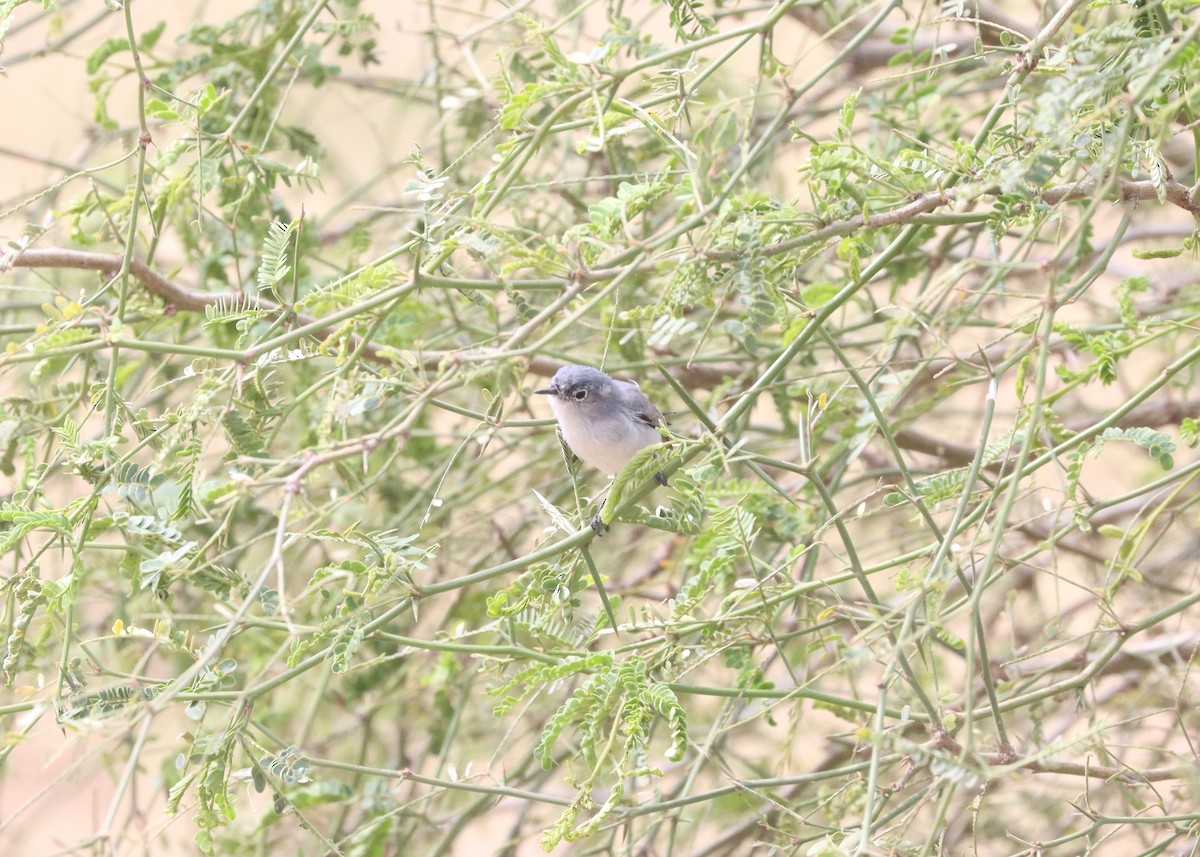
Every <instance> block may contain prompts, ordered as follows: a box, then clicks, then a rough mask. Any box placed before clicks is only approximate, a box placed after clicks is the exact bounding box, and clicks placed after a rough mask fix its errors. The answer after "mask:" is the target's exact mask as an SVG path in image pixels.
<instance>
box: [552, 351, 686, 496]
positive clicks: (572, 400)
mask: <svg viewBox="0 0 1200 857" xmlns="http://www.w3.org/2000/svg"><path fill="white" fill-rule="evenodd" d="M534 392H535V393H538V394H540V395H543V396H549V397H550V407H551V409H553V411H554V416H555V417H556V418H557V419H558V425H559V428H560V429H562V436H563V439H564V440H565V441H566V442H567V446H569V447H571V451H572V452H574V453H575V454H576V455H578V456H579V457H580V458H581V459H583V461H584V463H586V464H590V465H591V466H592V467H595V468H596V469H597V470H599V471H600V472H601V473H604V474H606V475H611V474H614V473H617V472H618V471H620V469H621V468H622V467H624V466H625V465H626V464H628V463H629V460H630V459H631V458H633V456H634V455H636V454H637V453H638V451H639V450H642V449H645V448H646V447H647V446H650V445H651V444H655V443H661V442H662V440H663V436H662V434H660V433H659V426H665V425H666V420H665V419H664V418H663V415H662V411H660V410H659V409H658V408H656V407H654V405H653V404H652V403H651V402H650V400H649V399H647V398H646V396H645V394H644V393H643V392H642V391H641V390H640V389H639V388H638V385H637V384H635V383H634V382H632V381H618V380H616V379H615V378H612V377H610V376H608V375H606V374H605V373H603V372H601V371H600V370H599V369H594V368H592V367H591V366H573V365H568V366H563V367H562V368H561V369H559V370H558V371H557V372H555V373H554V378H553V379H552V380H551V381H550V386H549V387H547V388H546V389H544V390H535V391H534ZM656 478H658V480H659V481H660V482H662V483H664V484H665V483H666V479H665V478H664V477H663V476H662V474H658V475H657V476H656Z"/></svg>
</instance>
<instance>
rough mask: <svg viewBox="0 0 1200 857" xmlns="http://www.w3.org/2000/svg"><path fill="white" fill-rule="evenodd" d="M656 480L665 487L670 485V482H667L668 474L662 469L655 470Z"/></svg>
mask: <svg viewBox="0 0 1200 857" xmlns="http://www.w3.org/2000/svg"><path fill="white" fill-rule="evenodd" d="M654 481H655V482H657V483H658V484H659V485H662V486H664V487H665V486H666V485H668V484H669V483H668V482H667V476H666V474H665V473H663V472H662V471H661V470H658V471H655V473H654Z"/></svg>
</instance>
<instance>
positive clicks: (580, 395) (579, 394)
mask: <svg viewBox="0 0 1200 857" xmlns="http://www.w3.org/2000/svg"><path fill="white" fill-rule="evenodd" d="M573 395H574V396H575V401H577V402H582V401H583V400H584V399H586V398H587V390H576V391H575V392H574V394H573Z"/></svg>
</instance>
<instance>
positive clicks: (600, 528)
mask: <svg viewBox="0 0 1200 857" xmlns="http://www.w3.org/2000/svg"><path fill="white" fill-rule="evenodd" d="M600 508H601V509H603V508H604V504H603V503H601V504H600ZM591 526H592V532H593V533H595V534H596V538H600V537H601V536H602V535H604V534H605V533H607V532H608V531H609V530H611V529H612V527H610V526H609V525H608V524H606V523H604V521H602V520H600V513H599V512H597V513H596V517H594V518H592V524H591Z"/></svg>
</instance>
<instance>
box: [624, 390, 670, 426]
mask: <svg viewBox="0 0 1200 857" xmlns="http://www.w3.org/2000/svg"><path fill="white" fill-rule="evenodd" d="M621 392H622V394H623V395H624V397H625V401H626V403H628V404H629V406H630V407H631V408H632V409H633V416H634V419H636V420H637V421H638V422H640V423H645V424H646V425H648V426H650V428H652V429H658V428H659V427H660V426H665V425H666V424H667V418H666V417H664V416H663V414H662V411H660V410H659V409H658V408H656V407H654V403H653V402H651V401H650V400H649V399H647V398H646V394H645V393H643V392H642V391H641V390H640V389H638V385H637V384H635V383H634V382H633V381H624V382H622V386H621Z"/></svg>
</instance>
